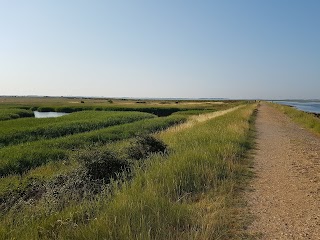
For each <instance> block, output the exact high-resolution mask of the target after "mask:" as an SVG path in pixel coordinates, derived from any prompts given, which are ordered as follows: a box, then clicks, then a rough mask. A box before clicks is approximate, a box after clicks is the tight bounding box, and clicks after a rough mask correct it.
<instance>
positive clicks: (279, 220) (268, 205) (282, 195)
mask: <svg viewBox="0 0 320 240" xmlns="http://www.w3.org/2000/svg"><path fill="white" fill-rule="evenodd" d="M256 126H257V150H256V155H255V160H254V171H255V173H256V178H254V179H253V180H252V183H251V186H250V188H251V190H252V191H250V192H249V193H248V202H249V209H250V212H251V213H252V214H253V215H254V216H255V220H254V222H253V223H252V224H251V226H249V229H248V231H249V233H253V234H257V236H258V239H314V240H317V239H320V137H319V136H316V135H314V134H312V133H310V132H308V131H307V130H305V129H302V128H301V127H300V126H298V125H297V124H295V123H293V122H292V121H291V120H290V119H289V118H288V117H287V116H285V115H284V114H282V113H280V112H279V111H278V110H276V109H273V108H272V107H270V106H268V105H266V104H262V105H261V106H260V108H259V111H258V116H257V121H256Z"/></svg>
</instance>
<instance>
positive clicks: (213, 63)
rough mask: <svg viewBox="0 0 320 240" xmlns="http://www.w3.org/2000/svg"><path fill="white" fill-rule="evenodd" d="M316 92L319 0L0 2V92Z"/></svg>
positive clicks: (229, 95) (318, 88)
mask: <svg viewBox="0 0 320 240" xmlns="http://www.w3.org/2000/svg"><path fill="white" fill-rule="evenodd" d="M319 91H320V1H318V0H241V1H239V0H234V1H228V0H226V1H225V0H217V1H214V0H211V1H191V0H190V1H187V0H161V1H152V0H145V1H139V0H137V1H134V0H127V1H122V0H114V1H107V0H104V1H94V0H90V1H89V0H86V1H81V0H68V1H65V0H38V1H34V0H28V1H25V0H21V1H16V0H0V95H32V94H35V95H52V96H60V95H74V96H78V95H82V96H106V97H123V96H124V97H225V98H320V94H319V93H320V92H319Z"/></svg>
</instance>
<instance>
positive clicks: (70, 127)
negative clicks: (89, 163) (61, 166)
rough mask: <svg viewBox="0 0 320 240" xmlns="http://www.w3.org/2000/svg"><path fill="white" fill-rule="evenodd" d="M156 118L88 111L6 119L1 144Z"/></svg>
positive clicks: (2, 127) (54, 136)
mask: <svg viewBox="0 0 320 240" xmlns="http://www.w3.org/2000/svg"><path fill="white" fill-rule="evenodd" d="M153 117H155V115H152V114H148V113H139V112H95V111H84V112H78V113H73V114H71V115H68V116H63V117H59V118H45V119H36V118H33V119H17V120H13V121H5V122H2V123H1V122H0V147H3V146H7V145H13V144H19V143H23V142H31V141H36V140H40V139H50V138H57V137H62V136H66V135H72V134H76V133H81V132H87V131H92V130H97V129H101V128H105V127H109V126H114V125H119V124H124V123H129V122H134V121H137V120H141V119H147V118H153Z"/></svg>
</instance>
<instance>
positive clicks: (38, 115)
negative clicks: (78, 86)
mask: <svg viewBox="0 0 320 240" xmlns="http://www.w3.org/2000/svg"><path fill="white" fill-rule="evenodd" d="M33 113H34V117H35V118H54V117H61V116H64V115H67V114H69V113H64V112H38V111H34V112H33Z"/></svg>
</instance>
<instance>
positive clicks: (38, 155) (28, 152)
mask: <svg viewBox="0 0 320 240" xmlns="http://www.w3.org/2000/svg"><path fill="white" fill-rule="evenodd" d="M184 120H185V117H181V116H169V117H163V118H151V119H144V120H140V121H136V122H133V123H127V124H121V125H117V126H113V127H108V128H103V129H100V130H95V131H90V132H86V133H79V134H74V135H69V136H65V137H60V138H55V139H51V140H39V141H34V142H28V143H25V144H18V145H14V146H8V147H5V148H2V149H0V176H5V175H8V174H14V173H18V174H23V173H24V172H26V171H28V170H30V169H31V168H34V167H37V166H40V165H42V164H45V163H48V162H50V161H59V160H66V159H68V156H69V152H68V151H67V150H69V151H72V150H73V151H74V150H76V149H79V148H82V147H85V146H88V145H93V144H96V145H97V144H98V145H99V144H100V145H101V144H105V143H110V142H113V141H119V140H123V139H128V138H130V137H134V136H135V135H136V134H144V133H148V132H155V131H160V130H162V129H165V128H167V127H169V126H171V125H173V124H178V123H180V122H182V121H184Z"/></svg>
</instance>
